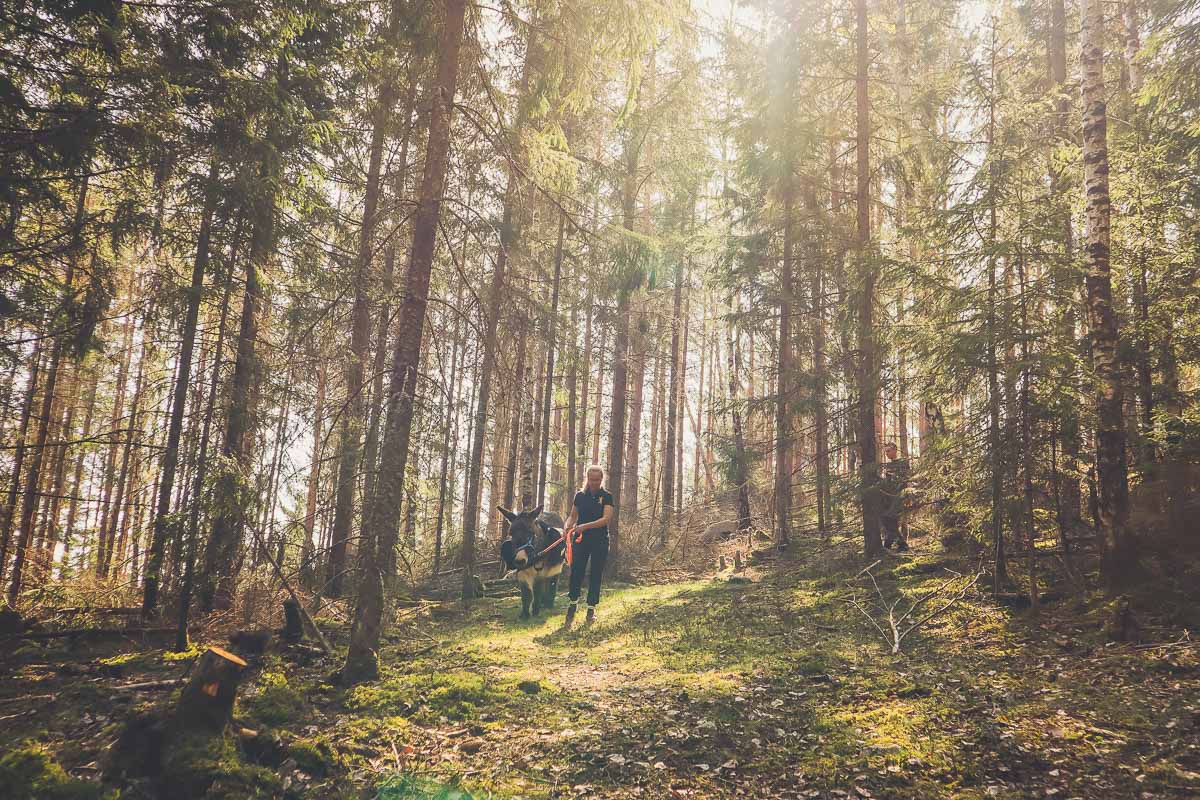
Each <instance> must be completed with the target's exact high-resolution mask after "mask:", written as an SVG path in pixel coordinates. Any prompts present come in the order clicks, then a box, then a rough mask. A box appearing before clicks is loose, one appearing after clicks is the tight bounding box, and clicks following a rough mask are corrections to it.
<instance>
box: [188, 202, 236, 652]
mask: <svg viewBox="0 0 1200 800" xmlns="http://www.w3.org/2000/svg"><path fill="white" fill-rule="evenodd" d="M241 238H242V218H241V217H239V218H238V222H237V225H236V226H234V234H233V239H232V243H231V245H230V270H231V271H232V270H233V268H234V266H235V264H234V263H233V262H234V259H233V257H232V256H233V253H236V252H237V250H238V248H239V247H240V246H241ZM232 295H233V281H232V280H229V281H228V282H226V284H225V291H224V292H223V293H222V297H221V316H220V319H219V320H218V322H217V341H216V345H215V348H214V352H213V358H212V380H211V381H210V382H209V385H208V399H207V400H206V401H205V403H204V416H203V417H202V419H203V422H202V423H201V426H200V447H199V458H198V460H197V463H196V472H195V474H194V475H193V477H192V504H191V507H190V508H189V509H188V524H187V542H186V545H185V548H184V555H183V580H182V582H181V583H180V585H179V611H178V615H177V617H176V625H177V627H176V633H175V651H176V652H183V651H184V650H187V649H188V635H187V624H188V615H189V613H190V611H191V607H192V591H193V588H194V584H195V571H196V545H197V540H198V539H199V538H200V510H201V508H202V507H203V506H204V479H205V477H206V475H207V471H208V444H209V439H210V437H211V435H212V422H213V417H214V415H215V412H216V407H217V394H218V392H219V389H220V385H221V362H222V360H223V359H224V356H225V329H226V325H227V323H228V321H229V302H230V298H231V297H232Z"/></svg>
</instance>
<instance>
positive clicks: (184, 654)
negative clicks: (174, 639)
mask: <svg viewBox="0 0 1200 800" xmlns="http://www.w3.org/2000/svg"><path fill="white" fill-rule="evenodd" d="M206 649H207V648H206V647H204V646H201V645H200V644H197V643H196V642H191V643H189V645H188V649H187V650H181V651H180V652H178V653H176V652H175V651H174V650H167V651H165V652H163V654H162V655H161V656H159V658H161V659H162V660H163V662H164V663H167V664H174V663H177V662H179V661H190V660H191V659H193V658H196V657H197V656H199V655H200V654H201V653H203V652H204V651H205V650H206Z"/></svg>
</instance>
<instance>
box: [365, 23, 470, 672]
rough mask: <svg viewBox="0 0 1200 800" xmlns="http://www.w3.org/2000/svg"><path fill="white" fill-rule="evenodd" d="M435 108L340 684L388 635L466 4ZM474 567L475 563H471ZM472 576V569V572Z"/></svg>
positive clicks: (452, 34)
mask: <svg viewBox="0 0 1200 800" xmlns="http://www.w3.org/2000/svg"><path fill="white" fill-rule="evenodd" d="M443 9H444V15H443V21H442V33H441V41H440V43H439V47H438V51H437V52H438V66H437V73H436V79H435V83H434V86H435V90H434V96H433V98H432V100H433V105H432V108H431V109H430V114H429V134H428V138H427V146H426V157H425V174H424V176H423V178H422V181H421V192H420V197H419V202H418V207H417V212H416V217H415V220H414V223H413V241H412V250H411V252H410V254H409V263H408V274H407V276H406V281H405V293H404V300H403V302H402V305H401V311H400V326H399V330H398V332H397V336H396V346H395V350H394V352H393V356H392V371H391V373H392V374H391V380H390V385H389V387H388V404H387V423H386V425H385V428H384V436H383V445H382V447H381V449H380V454H381V460H380V472H379V480H378V481H377V482H376V491H375V494H374V495H373V496H372V497H370V498H368V499H367V507H366V514H365V516H364V524H363V537H362V539H363V542H362V547H363V550H364V557H363V558H362V561H361V563H362V564H363V566H364V569H363V575H362V585H361V586H360V587H359V592H358V600H357V602H356V603H355V609H354V621H353V624H352V626H351V630H350V648H349V651H348V653H347V654H346V663H345V665H344V666H343V668H342V679H343V680H345V681H347V682H355V681H359V680H363V679H368V678H374V677H376V676H377V675H378V674H379V662H378V658H377V655H376V650H377V649H378V647H379V639H380V636H381V635H382V632H383V605H384V597H383V589H384V583H385V579H386V578H390V577H391V576H385V575H384V574H383V572H382V570H381V569H380V568H379V566H378V565H376V564H375V559H374V558H372V557H371V556H372V554H387V553H391V552H394V551H395V548H396V536H397V533H398V530H399V523H400V520H399V518H398V517H399V512H400V502H399V501H400V496H401V491H402V487H403V481H404V477H405V475H406V472H407V470H406V467H407V461H408V450H409V434H410V432H411V429H412V419H413V409H414V403H415V401H416V391H417V371H418V369H419V368H420V357H421V344H422V339H423V335H424V332H425V313H426V308H427V305H428V302H429V279H430V271H431V269H432V267H433V255H434V250H435V248H436V245H437V232H438V221H439V216H440V210H441V202H442V191H443V189H444V187H445V183H446V167H447V164H448V163H449V160H450V159H449V156H450V115H451V112H452V110H453V107H454V94H455V90H456V87H457V84H458V59H459V50H460V48H461V46H462V40H463V23H464V16H465V12H466V2H465V0H445V3H444V6H443ZM467 563H468V565H470V556H468V562H467ZM467 573H468V577H469V576H470V569H468V570H467Z"/></svg>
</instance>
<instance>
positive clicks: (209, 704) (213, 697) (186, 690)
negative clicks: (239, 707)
mask: <svg viewBox="0 0 1200 800" xmlns="http://www.w3.org/2000/svg"><path fill="white" fill-rule="evenodd" d="M245 667H246V662H245V661H243V660H242V659H240V658H238V657H237V656H235V655H234V654H233V653H230V652H228V651H227V650H222V649H221V648H219V647H210V648H209V649H208V650H206V651H205V652H204V654H203V655H202V656H200V660H199V661H197V662H196V666H195V668H194V669H193V670H192V676H191V678H189V679H188V682H187V685H186V686H184V687H183V691H182V692H180V693H179V703H178V705H176V706H175V715H174V717H175V718H174V723H175V726H176V727H177V728H178V729H180V730H197V731H208V732H210V733H220V732H222V731H224V730H225V726H226V725H228V724H229V721H230V720H231V719H232V718H233V701H234V700H235V699H236V698H237V687H238V679H239V678H240V677H241V674H242V670H243V669H245Z"/></svg>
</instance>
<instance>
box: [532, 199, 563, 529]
mask: <svg viewBox="0 0 1200 800" xmlns="http://www.w3.org/2000/svg"><path fill="white" fill-rule="evenodd" d="M566 225H567V216H566V213H565V212H562V211H560V212H559V216H558V243H557V244H556V245H555V246H554V285H553V288H552V289H551V299H550V323H549V325H547V326H546V376H545V384H544V387H543V390H542V392H543V396H542V436H541V439H542V447H541V452H540V457H539V458H538V489H537V505H539V506H540V505H544V504H545V502H546V453H547V451H548V450H549V448H550V401H551V400H552V399H553V397H554V355H555V352H554V348H555V344H556V343H555V336H556V335H557V333H558V294H559V282H560V280H561V279H562V261H563V234H564V233H565V232H566Z"/></svg>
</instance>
